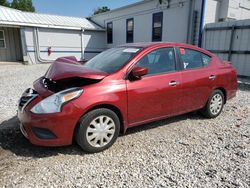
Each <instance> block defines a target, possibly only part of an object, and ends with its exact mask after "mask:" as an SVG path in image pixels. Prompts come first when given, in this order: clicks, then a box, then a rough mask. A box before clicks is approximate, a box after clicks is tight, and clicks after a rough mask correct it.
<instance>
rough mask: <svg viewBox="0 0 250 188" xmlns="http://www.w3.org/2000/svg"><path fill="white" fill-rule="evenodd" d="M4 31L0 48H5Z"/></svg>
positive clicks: (0, 34)
mask: <svg viewBox="0 0 250 188" xmlns="http://www.w3.org/2000/svg"><path fill="white" fill-rule="evenodd" d="M5 47H6V46H5V38H4V31H3V30H0V48H5Z"/></svg>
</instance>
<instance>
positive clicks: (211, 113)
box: [201, 90, 225, 118]
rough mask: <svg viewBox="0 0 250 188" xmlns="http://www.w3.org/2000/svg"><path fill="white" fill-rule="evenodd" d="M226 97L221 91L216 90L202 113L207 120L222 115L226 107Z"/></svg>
mask: <svg viewBox="0 0 250 188" xmlns="http://www.w3.org/2000/svg"><path fill="white" fill-rule="evenodd" d="M224 100H225V96H224V94H223V92H222V91H221V90H214V91H213V93H212V94H211V96H210V97H209V99H208V101H207V104H206V106H205V107H204V109H203V110H202V111H201V112H202V114H203V115H204V116H205V117H207V118H215V117H217V116H218V115H220V113H221V111H222V109H223V107H224Z"/></svg>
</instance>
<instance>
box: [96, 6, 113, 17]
mask: <svg viewBox="0 0 250 188" xmlns="http://www.w3.org/2000/svg"><path fill="white" fill-rule="evenodd" d="M108 11H110V8H108V7H107V6H103V7H98V8H97V9H95V10H94V13H93V15H96V14H100V13H103V12H108Z"/></svg>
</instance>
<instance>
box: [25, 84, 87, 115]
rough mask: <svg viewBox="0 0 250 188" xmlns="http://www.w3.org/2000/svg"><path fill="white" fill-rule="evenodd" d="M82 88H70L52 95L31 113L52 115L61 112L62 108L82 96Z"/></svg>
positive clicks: (38, 104)
mask: <svg viewBox="0 0 250 188" xmlns="http://www.w3.org/2000/svg"><path fill="white" fill-rule="evenodd" d="M82 92H83V90H82V89H81V88H70V89H66V90H63V91H61V92H58V93H55V94H54V95H51V96H49V97H47V98H45V99H43V100H42V101H40V102H39V103H37V104H36V105H35V106H34V107H33V108H32V109H31V110H30V111H31V112H33V113H35V114H50V113H56V112H60V111H61V108H62V106H63V105H64V104H65V103H67V102H69V101H72V100H74V99H76V98H78V97H80V96H81V94H82Z"/></svg>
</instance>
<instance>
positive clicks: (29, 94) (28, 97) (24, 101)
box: [18, 88, 38, 112]
mask: <svg viewBox="0 0 250 188" xmlns="http://www.w3.org/2000/svg"><path fill="white" fill-rule="evenodd" d="M37 96H38V93H37V92H36V91H35V90H33V89H31V88H29V89H27V90H26V91H25V92H24V93H23V94H22V97H21V98H20V100H19V103H18V108H19V110H20V111H21V112H23V110H24V108H25V107H26V106H27V105H28V104H29V103H30V102H31V101H32V100H34V99H35V98H36V97H37Z"/></svg>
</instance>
